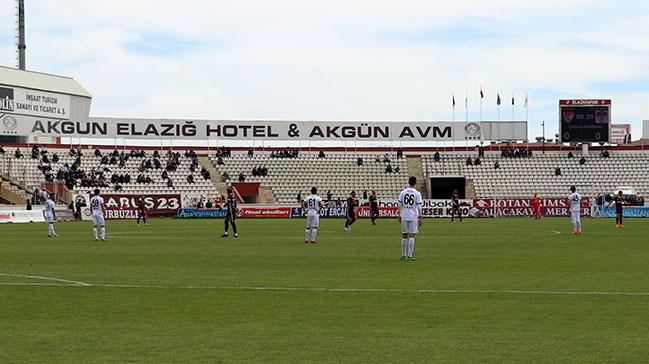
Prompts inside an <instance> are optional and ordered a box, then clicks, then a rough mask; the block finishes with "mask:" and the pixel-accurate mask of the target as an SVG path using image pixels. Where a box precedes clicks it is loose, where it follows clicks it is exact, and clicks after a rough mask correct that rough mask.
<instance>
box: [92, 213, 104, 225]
mask: <svg viewBox="0 0 649 364" xmlns="http://www.w3.org/2000/svg"><path fill="white" fill-rule="evenodd" d="M92 224H93V225H106V221H105V220H104V216H103V215H92Z"/></svg>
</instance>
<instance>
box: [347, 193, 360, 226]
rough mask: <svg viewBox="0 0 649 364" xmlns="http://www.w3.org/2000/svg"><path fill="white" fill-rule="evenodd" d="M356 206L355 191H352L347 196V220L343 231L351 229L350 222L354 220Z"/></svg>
mask: <svg viewBox="0 0 649 364" xmlns="http://www.w3.org/2000/svg"><path fill="white" fill-rule="evenodd" d="M356 207H358V200H357V199H356V191H352V193H350V194H349V197H348V198H347V220H346V221H345V231H351V229H352V224H353V223H354V222H355V221H356V211H355V209H356Z"/></svg>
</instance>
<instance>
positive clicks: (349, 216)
mask: <svg viewBox="0 0 649 364" xmlns="http://www.w3.org/2000/svg"><path fill="white" fill-rule="evenodd" d="M347 220H356V212H354V211H347Z"/></svg>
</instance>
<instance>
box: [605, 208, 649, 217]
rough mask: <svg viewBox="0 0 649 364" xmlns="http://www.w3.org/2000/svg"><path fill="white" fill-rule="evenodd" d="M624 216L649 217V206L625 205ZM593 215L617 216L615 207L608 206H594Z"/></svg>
mask: <svg viewBox="0 0 649 364" xmlns="http://www.w3.org/2000/svg"><path fill="white" fill-rule="evenodd" d="M622 214H623V216H624V217H649V207H644V206H639V207H624V208H622ZM593 217H615V208H614V207H608V206H593Z"/></svg>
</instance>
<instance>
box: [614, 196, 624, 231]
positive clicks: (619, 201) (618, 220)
mask: <svg viewBox="0 0 649 364" xmlns="http://www.w3.org/2000/svg"><path fill="white" fill-rule="evenodd" d="M613 203H614V204H615V227H616V228H621V229H624V224H622V215H623V214H624V212H623V210H622V206H623V205H624V203H625V202H624V195H623V194H622V191H618V192H617V195H615V197H613Z"/></svg>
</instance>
